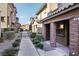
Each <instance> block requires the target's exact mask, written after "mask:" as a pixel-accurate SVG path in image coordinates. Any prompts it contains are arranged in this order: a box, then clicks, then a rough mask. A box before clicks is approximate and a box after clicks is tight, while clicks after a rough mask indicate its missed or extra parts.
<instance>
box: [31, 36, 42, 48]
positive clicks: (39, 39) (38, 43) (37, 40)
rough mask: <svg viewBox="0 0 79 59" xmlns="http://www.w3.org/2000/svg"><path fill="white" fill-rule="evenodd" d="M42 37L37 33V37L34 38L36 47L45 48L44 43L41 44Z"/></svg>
mask: <svg viewBox="0 0 79 59" xmlns="http://www.w3.org/2000/svg"><path fill="white" fill-rule="evenodd" d="M41 41H42V37H41V36H40V35H36V36H35V38H33V39H32V42H33V44H34V45H35V47H38V48H40V49H43V44H41Z"/></svg>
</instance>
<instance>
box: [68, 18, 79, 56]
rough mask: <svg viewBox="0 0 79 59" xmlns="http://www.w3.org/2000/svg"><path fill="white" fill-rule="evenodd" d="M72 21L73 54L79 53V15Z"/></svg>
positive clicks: (71, 49) (71, 39)
mask: <svg viewBox="0 0 79 59" xmlns="http://www.w3.org/2000/svg"><path fill="white" fill-rule="evenodd" d="M69 22H70V34H69V35H70V46H69V47H70V52H69V55H71V56H78V55H79V17H73V18H71V19H70V20H69Z"/></svg>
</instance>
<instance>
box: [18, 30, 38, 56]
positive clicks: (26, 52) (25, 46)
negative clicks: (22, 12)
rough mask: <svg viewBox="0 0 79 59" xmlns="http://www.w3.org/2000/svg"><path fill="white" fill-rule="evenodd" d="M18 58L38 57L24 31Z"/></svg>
mask: <svg viewBox="0 0 79 59" xmlns="http://www.w3.org/2000/svg"><path fill="white" fill-rule="evenodd" d="M18 56H39V55H38V52H37V51H36V49H35V47H34V45H33V44H32V41H31V40H30V38H29V36H28V32H26V31H24V32H23V33H22V40H21V44H20V50H19V52H18Z"/></svg>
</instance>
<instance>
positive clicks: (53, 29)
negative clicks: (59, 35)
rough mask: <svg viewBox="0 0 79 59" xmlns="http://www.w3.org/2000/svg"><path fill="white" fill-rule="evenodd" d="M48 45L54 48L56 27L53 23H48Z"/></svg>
mask: <svg viewBox="0 0 79 59" xmlns="http://www.w3.org/2000/svg"><path fill="white" fill-rule="evenodd" d="M50 45H51V46H52V47H55V46H56V26H55V23H50Z"/></svg>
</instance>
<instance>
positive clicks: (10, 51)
mask: <svg viewBox="0 0 79 59" xmlns="http://www.w3.org/2000/svg"><path fill="white" fill-rule="evenodd" d="M18 51H19V49H14V48H9V49H5V50H4V52H2V55H3V56H15V55H16V54H17V52H18Z"/></svg>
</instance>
